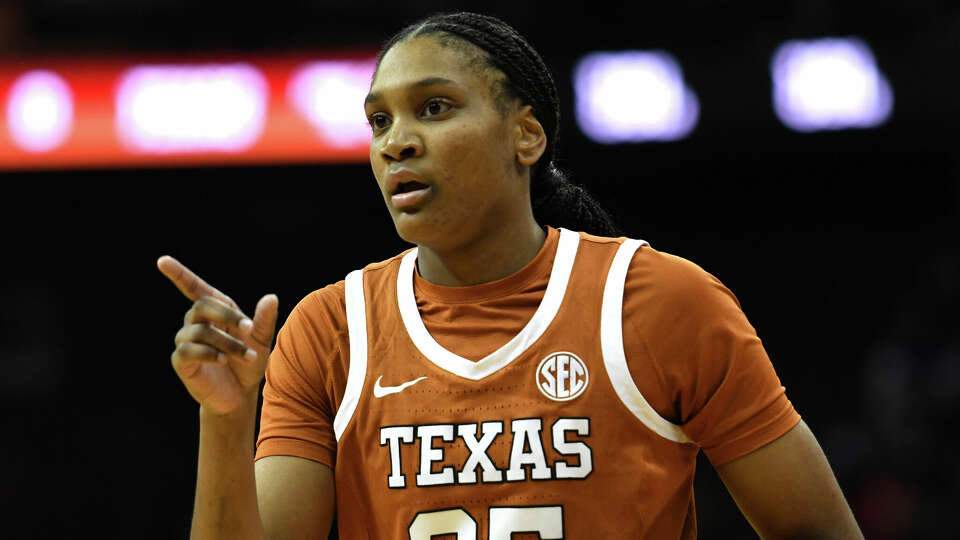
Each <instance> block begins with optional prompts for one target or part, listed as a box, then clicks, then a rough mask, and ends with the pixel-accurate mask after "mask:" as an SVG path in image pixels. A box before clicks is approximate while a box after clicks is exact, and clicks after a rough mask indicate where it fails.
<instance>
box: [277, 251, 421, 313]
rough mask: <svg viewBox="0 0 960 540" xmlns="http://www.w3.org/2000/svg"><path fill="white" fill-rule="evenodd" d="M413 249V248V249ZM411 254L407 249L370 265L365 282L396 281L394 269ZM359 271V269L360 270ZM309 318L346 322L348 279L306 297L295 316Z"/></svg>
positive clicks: (363, 268) (366, 269)
mask: <svg viewBox="0 0 960 540" xmlns="http://www.w3.org/2000/svg"><path fill="white" fill-rule="evenodd" d="M411 249H413V248H411ZM409 252H410V249H407V250H405V251H403V252H401V253H398V254H397V255H394V256H393V257H390V258H389V259H385V260H382V261H378V262H372V263H369V264H367V265H365V266H363V267H361V268H362V270H363V274H364V280H365V281H367V282H368V283H369V282H381V281H382V282H386V281H387V280H389V279H394V280H395V279H396V274H395V273H394V269H395V268H396V267H397V266H398V265H399V264H400V261H401V259H402V258H403V256H404V255H406V254H407V253H409ZM358 269H359V268H358ZM294 313H295V314H297V315H299V316H306V317H308V318H314V319H315V318H317V317H320V318H322V319H325V320H327V321H332V320H342V321H345V320H346V278H344V279H341V280H339V281H336V282H334V283H330V284H329V285H326V286H324V287H321V288H319V289H316V290H314V291H312V292H310V293H309V294H307V295H306V296H304V297H303V298H302V299H301V300H300V302H299V303H298V304H297V306H296V307H295V308H294V310H293V313H291V315H293V314H294ZM344 324H345V323H344Z"/></svg>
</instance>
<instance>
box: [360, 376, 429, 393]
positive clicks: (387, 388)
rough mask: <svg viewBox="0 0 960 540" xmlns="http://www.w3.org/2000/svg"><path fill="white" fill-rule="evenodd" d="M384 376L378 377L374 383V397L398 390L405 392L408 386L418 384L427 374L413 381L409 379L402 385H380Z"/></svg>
mask: <svg viewBox="0 0 960 540" xmlns="http://www.w3.org/2000/svg"><path fill="white" fill-rule="evenodd" d="M382 378H383V375H381V376H379V377H377V382H376V384H374V385H373V397H378V398H382V397H383V396H389V395H390V394H396V393H398V392H403V391H404V390H406V389H407V388H409V387H411V386H413V385H415V384H417V383H418V382H420V381H422V380H424V379H426V378H427V377H426V375H424V376H423V377H420V378H419V379H414V380H412V381H407V382H405V383H403V384H401V385H400V386H380V379H382Z"/></svg>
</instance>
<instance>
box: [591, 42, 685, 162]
mask: <svg viewBox="0 0 960 540" xmlns="http://www.w3.org/2000/svg"><path fill="white" fill-rule="evenodd" d="M573 79H574V83H573V84H574V91H575V94H576V98H575V99H576V102H575V115H576V119H577V124H578V125H579V126H580V129H581V130H582V131H583V132H584V133H585V134H586V135H587V136H588V137H590V138H591V139H593V140H594V141H597V142H600V143H606V144H612V143H620V142H644V141H674V140H678V139H682V138H684V137H686V136H687V135H688V134H689V133H690V132H691V131H692V130H693V128H694V127H695V126H696V124H697V119H698V118H699V116H700V103H699V101H698V100H697V96H696V94H694V92H693V90H691V89H690V88H688V87H687V85H686V84H685V83H684V80H683V71H682V70H681V69H680V66H679V64H677V62H676V60H674V58H673V57H672V56H671V55H670V54H668V53H666V52H663V51H624V52H597V53H591V54H588V55H586V56H584V57H583V58H582V59H581V60H580V61H579V62H578V63H577V66H576V67H575V68H574V74H573Z"/></svg>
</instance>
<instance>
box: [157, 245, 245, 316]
mask: <svg viewBox="0 0 960 540" xmlns="http://www.w3.org/2000/svg"><path fill="white" fill-rule="evenodd" d="M157 268H158V269H159V270H160V272H161V273H162V274H163V275H164V276H166V277H167V279H169V280H170V281H172V282H173V284H174V285H176V286H177V288H178V289H180V292H182V293H183V295H184V296H186V297H187V298H189V299H190V300H191V301H196V300H197V299H198V298H200V297H201V296H212V297H214V298H216V299H218V300H221V301H223V302H225V303H227V304H230V305H231V306H235V305H236V304H235V303H234V301H233V300H231V299H230V297H229V296H227V295H225V294H223V293H222V292H220V291H218V290H217V289H216V288H215V287H213V286H212V285H210V284H209V283H207V282H206V281H204V280H202V279H201V278H200V276H198V275H196V274H194V273H193V272H191V271H190V269H189V268H187V267H186V266H184V265H183V263H181V262H180V261H178V260H176V259H174V258H173V257H171V256H169V255H164V256H162V257H160V258H159V259H157Z"/></svg>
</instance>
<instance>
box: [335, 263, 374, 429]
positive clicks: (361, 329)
mask: <svg viewBox="0 0 960 540" xmlns="http://www.w3.org/2000/svg"><path fill="white" fill-rule="evenodd" d="M345 289H346V291H345V292H346V295H345V300H346V305H347V332H348V334H349V339H350V367H349V368H348V373H347V387H346V389H345V390H344V392H343V400H342V401H341V402H340V408H339V409H337V416H336V417H334V419H333V432H334V433H335V434H336V436H337V441H339V440H340V437H341V436H342V435H343V431H344V430H345V429H346V428H347V424H349V423H350V419H351V418H352V417H353V413H354V411H356V410H357V403H358V402H359V401H360V393H361V392H362V391H363V381H364V379H366V378H367V307H366V302H365V301H364V298H363V270H354V271H353V272H350V273H349V274H347V279H346V286H345Z"/></svg>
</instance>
